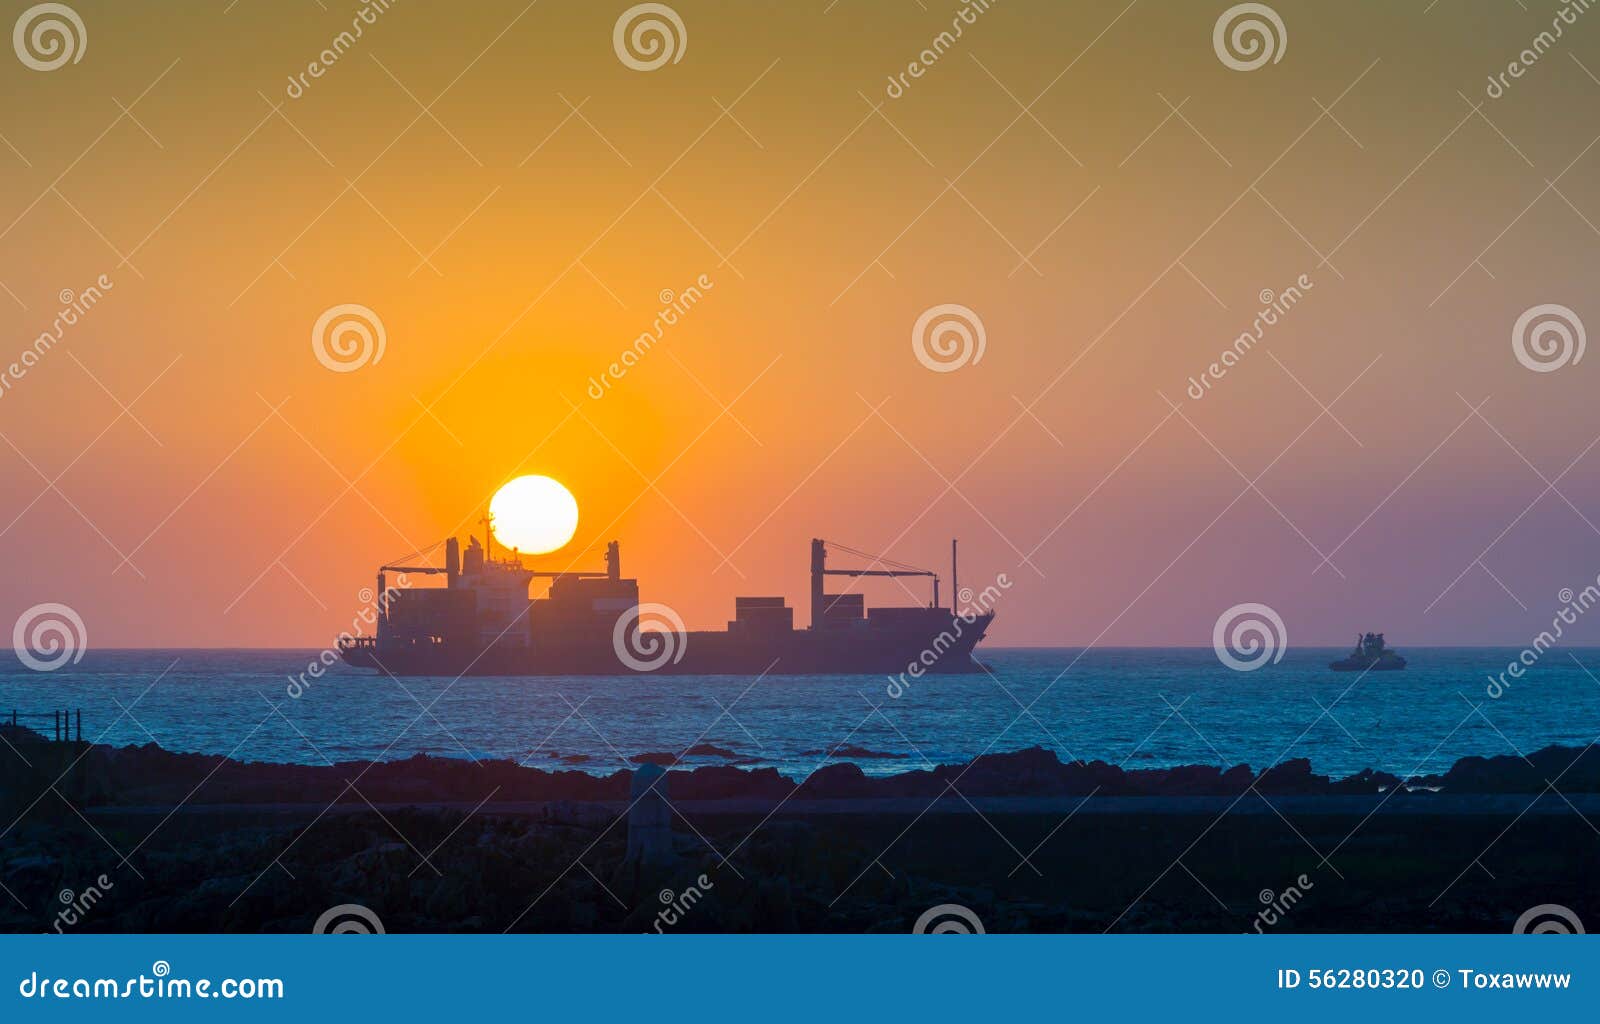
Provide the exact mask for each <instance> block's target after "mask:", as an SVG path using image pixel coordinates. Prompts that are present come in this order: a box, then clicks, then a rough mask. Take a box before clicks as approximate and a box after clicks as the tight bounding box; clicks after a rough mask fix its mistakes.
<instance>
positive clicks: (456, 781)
mask: <svg viewBox="0 0 1600 1024" xmlns="http://www.w3.org/2000/svg"><path fill="white" fill-rule="evenodd" d="M17 740H18V737H16V736H11V737H10V738H9V739H8V743H11V744H12V746H13V749H15V750H17V752H18V754H19V755H20V754H21V753H22V752H23V751H25V750H26V749H28V748H29V747H30V746H31V747H32V748H33V749H35V750H40V749H53V750H56V751H57V752H58V756H60V755H61V754H62V753H63V752H64V751H65V750H68V749H70V750H71V759H72V760H74V761H75V764H74V766H73V767H72V769H71V772H70V774H71V776H72V779H71V787H70V788H71V789H72V791H73V792H75V793H76V794H77V796H78V798H80V799H81V800H82V801H83V802H84V803H85V804H87V805H90V806H130V805H144V806H149V805H162V804H171V805H176V804H179V803H188V804H279V803H286V802H291V801H294V802H308V803H324V804H327V803H335V802H341V801H343V802H361V801H362V799H363V797H362V796H357V795H355V794H354V793H352V792H350V790H349V787H348V786H347V785H346V784H347V783H348V782H349V781H350V780H351V779H356V778H359V779H360V789H361V793H362V794H363V795H364V798H365V799H366V800H371V801H374V802H380V803H389V804H395V803H402V804H403V803H416V804H432V803H449V802H454V801H469V802H472V803H476V802H477V801H479V800H481V799H482V798H483V795H484V794H485V793H486V792H489V791H491V790H492V791H493V792H494V794H495V796H494V799H495V800H496V801H498V802H530V801H557V800H562V801H616V800H624V799H626V798H627V795H628V788H629V785H630V780H631V779H632V776H633V774H634V772H633V770H632V769H619V770H617V771H615V772H613V773H612V774H610V775H595V774H591V773H588V772H583V771H577V770H548V769H544V768H536V767H527V766H524V765H520V764H517V763H516V762H513V761H508V760H483V761H477V762H472V761H467V760H464V759H459V758H440V757H429V756H427V755H424V754H418V755H416V756H413V757H410V758H406V759H404V760H399V761H379V762H372V761H349V762H342V763H339V764H333V765H322V766H316V765H291V764H268V763H258V762H247V761H235V760H232V759H228V758H220V757H217V756H214V755H206V754H177V753H172V752H170V751H166V750H163V749H162V748H160V747H158V746H156V745H155V744H153V743H150V744H146V745H144V746H129V747H120V748H113V747H103V746H90V745H78V744H38V743H34V744H28V743H26V742H22V743H20V744H18V742H17ZM710 749H711V750H712V751H713V752H714V753H716V754H719V755H726V756H728V757H729V758H730V760H732V759H736V758H737V754H736V753H735V752H734V751H723V750H721V749H720V748H710ZM7 753H9V751H6V750H5V749H4V748H0V757H3V756H5V755H6V754H7ZM695 753H700V754H704V753H705V751H695ZM680 756H681V755H673V754H666V753H649V754H640V755H637V756H635V757H633V758H631V759H630V760H631V761H632V762H633V763H635V764H640V765H643V764H653V765H661V766H663V767H668V768H670V770H671V776H672V792H673V796H674V799H681V800H690V801H705V800H772V801H780V800H789V799H804V800H883V799H904V798H922V799H933V798H936V797H938V796H940V795H942V794H945V793H947V792H948V791H949V790H950V789H951V788H952V786H958V787H959V790H960V792H961V793H962V794H964V795H965V796H968V797H971V798H979V797H1060V796H1086V795H1088V794H1091V793H1094V794H1097V795H1100V796H1237V795H1239V794H1241V793H1245V792H1249V791H1254V792H1258V793H1262V794H1265V795H1274V794H1281V795H1286V794H1294V795H1301V796H1314V795H1360V794H1384V793H1389V792H1392V791H1393V790H1395V789H1396V788H1400V789H1402V790H1404V791H1406V792H1410V793H1428V792H1437V793H1447V794H1489V793H1529V794H1536V793H1540V792H1543V791H1544V790H1545V786H1546V782H1547V781H1549V780H1557V779H1559V780H1560V781H1559V783H1558V786H1559V789H1560V790H1561V791H1562V792H1566V793H1600V747H1596V746H1590V747H1582V748H1574V747H1556V746H1551V747H1546V748H1544V749H1542V750H1538V751H1535V752H1533V753H1530V754H1529V755H1527V757H1526V758H1525V759H1524V758H1522V757H1518V756H1502V757H1490V758H1483V757H1467V758H1462V759H1461V760H1459V761H1457V762H1456V763H1455V764H1454V765H1453V766H1452V767H1451V768H1450V769H1449V770H1448V771H1446V772H1444V773H1442V774H1438V775H1422V776H1416V777H1411V778H1406V779H1401V778H1399V777H1397V776H1394V775H1390V774H1388V773H1385V772H1376V771H1371V770H1366V771H1363V772H1361V773H1359V774H1357V775H1352V776H1349V777H1346V778H1341V779H1334V778H1330V777H1329V776H1326V775H1318V774H1315V773H1314V772H1313V771H1312V769H1311V765H1310V763H1309V762H1308V761H1307V760H1305V759H1303V758H1295V759H1291V760H1287V761H1283V762H1281V763H1279V764H1277V765H1274V766H1272V767H1270V768H1267V769H1264V770H1262V771H1259V772H1258V771H1254V770H1252V769H1251V768H1250V767H1249V766H1247V765H1236V766H1234V767H1231V768H1227V769H1222V768H1219V767H1216V766H1210V765H1186V766H1181V767H1175V768H1140V769H1133V770H1127V769H1123V768H1119V767H1117V766H1115V765H1111V764H1107V763H1106V762H1103V761H1088V762H1081V761H1074V762H1062V761H1061V760H1060V759H1059V758H1057V756H1056V755H1055V753H1054V752H1052V751H1048V750H1044V749H1042V748H1039V747H1031V748H1028V749H1024V750H1018V751H1012V752H1008V753H999V754H986V755H983V756H981V757H979V758H976V759H975V760H973V761H971V762H966V763H961V764H951V765H938V766H936V767H933V768H909V767H908V768H907V770H905V771H903V772H900V773H897V774H893V775H867V774H866V773H865V772H863V771H862V769H861V768H860V766H858V765H857V764H855V763H854V762H852V761H836V762H833V763H829V764H826V765H824V766H823V767H821V768H819V769H817V770H816V771H814V772H813V773H811V774H810V775H808V776H807V777H805V778H804V779H798V780H797V779H791V778H789V777H787V776H784V775H781V774H779V772H778V771H777V770H776V769H774V768H747V767H739V766H738V764H737V762H736V761H735V763H730V764H726V765H715V766H700V767H695V768H687V767H683V766H681V765H678V764H677V760H678V758H679V757H680ZM8 777H16V778H18V779H19V781H20V778H21V776H20V775H18V776H10V775H9V773H8ZM22 788H26V786H25V785H24V786H23V787H22Z"/></svg>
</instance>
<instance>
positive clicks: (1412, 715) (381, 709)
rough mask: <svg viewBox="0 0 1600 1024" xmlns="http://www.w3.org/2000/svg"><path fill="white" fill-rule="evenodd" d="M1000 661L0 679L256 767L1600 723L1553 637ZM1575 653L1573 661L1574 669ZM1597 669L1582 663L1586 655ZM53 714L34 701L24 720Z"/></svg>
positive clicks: (1535, 741) (985, 746) (152, 653)
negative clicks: (1337, 662) (1262, 662)
mask: <svg viewBox="0 0 1600 1024" xmlns="http://www.w3.org/2000/svg"><path fill="white" fill-rule="evenodd" d="M980 653H981V655H982V658H983V660H984V662H985V663H986V664H988V665H989V666H990V668H991V670H992V676H991V675H986V674H977V675H970V676H927V677H923V678H922V679H920V680H914V681H912V685H911V686H910V687H909V688H908V689H905V690H904V692H903V693H901V694H900V696H898V697H892V696H890V694H889V692H888V688H889V680H888V679H887V678H886V677H883V676H806V677H793V676H768V677H766V678H764V679H759V680H757V679H755V678H753V677H737V676H706V677H698V676H628V677H553V678H537V679H522V678H500V677H466V678H461V679H451V678H447V677H445V678H401V679H399V680H395V679H393V678H390V677H388V676H384V675H375V674H372V673H370V672H367V671H364V670H356V669H350V668H346V667H344V666H343V665H339V666H336V667H334V668H332V669H329V670H328V671H327V673H326V674H325V675H324V676H323V677H322V678H320V679H313V678H311V677H309V676H308V677H307V678H308V679H309V680H310V682H311V685H310V686H309V687H306V688H305V689H304V691H303V692H302V693H301V695H300V696H299V697H297V698H296V697H291V696H290V695H289V693H288V689H289V684H290V681H291V678H297V677H298V676H299V675H300V674H301V673H302V672H304V671H305V670H306V668H307V666H308V664H309V663H311V662H312V661H313V659H315V658H316V656H317V652H313V651H289V650H276V651H239V650H225V651H206V650H174V651H156V650H141V651H89V652H87V653H86V654H85V656H84V658H83V659H82V661H80V662H78V663H77V664H73V665H68V666H65V667H62V668H60V669H57V670H56V671H53V672H35V671H30V670H28V669H27V668H25V667H23V666H22V665H21V664H20V663H19V662H17V661H15V660H13V659H7V660H8V661H9V665H8V666H7V667H6V669H5V671H4V672H3V673H0V716H3V717H4V718H6V719H7V720H9V717H10V712H11V710H12V709H13V708H14V709H16V710H17V711H18V712H19V714H20V715H21V717H20V718H19V722H20V723H21V724H26V725H31V726H32V727H33V728H36V729H41V730H42V731H44V732H45V733H46V734H47V735H48V734H50V733H51V732H52V731H53V725H52V720H51V719H50V717H49V715H50V712H51V711H52V710H53V709H56V708H67V709H74V710H77V709H81V711H82V718H83V736H84V738H85V739H87V740H94V741H97V742H100V743H106V744H112V745H116V746H122V745H128V744H133V745H142V744H145V743H152V742H153V743H157V744H159V745H160V746H162V747H164V748H166V749H168V750H174V751H186V752H199V753H206V754H223V755H229V756H231V757H234V758H237V759H240V760H246V761H269V762H293V763H300V764H328V763H331V762H338V761H348V760H364V759H368V758H372V759H378V760H398V759H403V758H407V757H410V756H412V755H413V754H417V753H426V754H429V755H432V756H438V757H457V758H478V759H482V758H510V759H514V760H516V761H518V762H521V763H525V764H527V765H530V766H534V767H541V768H566V769H571V770H580V771H586V772H591V773H596V774H609V773H610V772H612V771H615V770H617V769H619V768H623V767H630V766H631V765H630V763H629V759H630V758H632V757H634V756H636V755H639V754H645V753H656V752H664V753H678V752H681V751H683V750H685V749H687V748H689V747H690V746H691V745H694V744H711V745H713V746H715V747H717V748H721V750H722V751H726V752H727V753H714V754H705V755H695V756H690V757H686V758H685V759H684V760H683V764H684V765H686V766H697V765H704V764H728V763H737V764H742V765H745V766H751V767H765V766H772V767H776V768H777V769H778V770H779V771H781V772H783V773H784V774H785V775H789V776H792V777H796V778H798V777H803V776H804V775H806V774H807V773H809V772H811V771H814V770H815V769H817V768H818V767H820V766H821V765H822V764H824V763H826V761H827V753H826V751H827V750H828V749H830V748H833V747H836V746H838V745H841V744H848V745H849V746H850V747H853V748H859V751H865V752H866V753H861V752H852V751H847V752H845V753H843V754H841V755H839V756H838V757H837V758H836V759H837V760H849V761H853V762H855V763H856V764H859V765H860V766H861V767H862V769H863V770H865V771H866V772H868V773H869V774H887V773H893V772H900V771H906V770H909V769H912V768H925V767H927V766H928V765H929V764H939V763H954V762H961V761H966V760H968V759H970V758H972V757H974V756H976V755H978V754H982V753H986V752H1002V751H1012V750H1018V749H1021V748H1024V747H1030V746H1034V745H1038V746H1041V747H1045V748H1047V749H1051V750H1054V751H1055V752H1056V753H1057V755H1058V756H1059V757H1060V758H1061V759H1062V760H1063V761H1067V760H1073V759H1081V760H1093V759H1099V760H1103V761H1107V762H1109V763H1111V764H1118V765H1123V766H1124V767H1127V768H1130V769H1131V768H1149V767H1159V766H1170V765H1178V764H1217V765H1235V764H1248V765H1250V766H1251V767H1254V768H1258V769H1259V768H1262V767H1265V766H1267V765H1270V764H1274V763H1277V762H1279V761H1282V760H1285V759H1287V758H1294V757H1304V758H1308V759H1309V760H1310V761H1311V765H1312V768H1313V770H1315V771H1317V772H1319V773H1322V774H1328V775H1333V776H1344V775H1348V774H1353V773H1355V772H1358V771H1360V770H1361V769H1363V768H1375V769H1380V770H1383V771H1388V772H1393V773H1395V774H1397V775H1407V774H1416V773H1427V772H1438V771H1443V770H1444V769H1446V768H1448V767H1449V766H1450V764H1451V763H1453V762H1454V761H1455V760H1456V759H1457V758H1459V757H1463V756H1465V755H1469V754H1476V755H1485V756H1488V755H1498V754H1515V753H1518V752H1523V753H1525V752H1528V751H1532V750H1535V749H1538V748H1539V747H1543V746H1547V745H1549V744H1566V745H1580V744H1587V743H1591V742H1595V741H1596V740H1600V678H1597V677H1600V649H1595V648H1587V649H1585V648H1576V647H1574V648H1556V649H1553V650H1550V651H1547V652H1545V654H1544V655H1543V657H1542V659H1541V660H1540V661H1539V662H1538V663H1537V664H1536V665H1535V666H1534V667H1533V668H1532V669H1530V670H1528V672H1527V674H1526V675H1525V676H1524V677H1523V678H1522V679H1521V680H1516V681H1513V685H1512V687H1511V688H1510V689H1509V690H1507V691H1506V692H1505V693H1504V694H1503V695H1502V696H1500V697H1499V698H1498V699H1491V698H1490V697H1489V696H1488V695H1487V693H1486V692H1485V687H1486V686H1487V684H1488V676H1490V675H1491V674H1493V675H1496V676H1498V675H1499V674H1500V673H1501V672H1503V671H1504V670H1505V669H1506V667H1507V664H1508V662H1510V661H1511V660H1512V659H1514V658H1515V657H1516V656H1517V654H1518V653H1519V652H1518V651H1514V650H1511V649H1503V650H1502V649H1493V648H1411V649H1402V652H1401V653H1403V654H1404V655H1405V656H1406V657H1407V658H1408V659H1409V660H1410V667H1408V668H1407V669H1405V670H1404V671H1401V672H1374V673H1369V674H1366V675H1364V676H1363V675H1359V674H1357V673H1335V672H1332V671H1329V669H1328V668H1327V663H1328V661H1330V660H1331V659H1332V658H1334V657H1338V656H1342V655H1343V654H1344V653H1345V652H1344V651H1343V650H1331V649H1326V650H1324V649H1298V650H1291V651H1289V652H1287V654H1286V655H1285V656H1284V658H1283V660H1282V661H1281V662H1279V663H1277V664H1271V665H1268V666H1266V667H1263V668H1261V669H1258V670H1256V671H1250V672H1239V671H1234V670H1232V669H1230V668H1228V667H1226V666H1225V665H1223V664H1222V663H1221V662H1220V661H1219V660H1218V658H1217V656H1216V655H1215V653H1214V652H1213V651H1212V650H1211V649H1210V648H1176V649H1149V648H1141V649H1126V648H1124V649H1113V648H1105V649H1095V650H1090V651H1087V652H1084V651H1082V650H1078V649H1039V648H1027V649H984V650H983V651H981V652H980ZM1585 666H1587V668H1586V667H1585ZM1591 671H1592V672H1593V673H1594V675H1590V672H1591ZM41 713H42V714H43V716H44V717H42V718H40V717H34V718H31V719H30V718H29V717H27V716H29V715H30V714H32V715H34V716H38V715H40V714H41Z"/></svg>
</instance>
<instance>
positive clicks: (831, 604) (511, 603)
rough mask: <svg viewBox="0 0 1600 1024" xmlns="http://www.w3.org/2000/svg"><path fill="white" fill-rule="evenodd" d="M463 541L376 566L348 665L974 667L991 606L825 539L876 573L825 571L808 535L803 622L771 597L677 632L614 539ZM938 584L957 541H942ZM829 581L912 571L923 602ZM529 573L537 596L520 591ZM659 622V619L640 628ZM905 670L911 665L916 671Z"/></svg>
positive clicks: (394, 668)
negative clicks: (590, 545)
mask: <svg viewBox="0 0 1600 1024" xmlns="http://www.w3.org/2000/svg"><path fill="white" fill-rule="evenodd" d="M484 525H485V530H484V535H485V541H487V543H486V544H480V543H479V541H478V538H477V537H475V536H473V537H469V539H468V545H467V548H466V549H465V550H464V551H463V550H462V549H461V546H460V544H459V543H458V541H457V540H456V538H454V537H451V538H449V539H448V540H446V541H445V559H444V565H443V566H432V565H421V566H416V565H384V566H380V567H379V569H378V589H377V610H378V614H377V620H376V623H375V625H374V635H372V636H358V637H349V636H346V637H343V638H341V640H340V643H339V654H340V656H341V657H342V658H343V659H344V661H345V662H346V663H347V664H350V665H353V666H357V667H362V668H372V669H377V670H378V671H380V672H385V673H389V674H392V675H412V676H414V675H450V676H461V675H489V676H555V675H626V674H642V673H671V674H678V675H688V674H693V675H732V674H738V675H749V674H757V673H765V674H773V675H845V674H868V673H870V674H878V673H885V674H899V673H903V672H907V671H911V672H912V673H913V674H921V673H967V672H980V671H983V670H984V667H983V666H982V665H980V664H979V663H978V662H977V661H976V660H974V658H973V656H972V651H973V648H975V647H976V646H977V644H978V641H980V640H982V639H983V636H984V633H985V631H986V630H987V629H988V627H989V624H990V623H991V622H992V621H993V620H994V612H993V611H992V610H991V609H988V608H984V609H982V610H970V609H969V610H967V611H959V610H958V609H957V608H956V604H955V601H954V600H952V601H951V604H950V607H948V608H946V607H942V606H941V605H940V603H939V582H940V581H939V576H938V574H937V573H934V572H933V571H931V570H928V569H920V568H916V567H913V566H909V565H906V564H904V563H899V562H889V561H886V560H884V559H881V558H874V557H873V556H871V555H867V554H866V553H865V552H859V551H855V550H854V549H851V548H846V547H844V546H843V545H838V544H835V545H834V547H835V548H838V549H839V550H840V551H843V552H847V553H849V554H851V555H856V556H861V557H865V558H867V559H871V561H870V562H869V563H868V564H869V565H882V566H884V568H864V569H849V568H830V567H829V566H828V564H827V559H828V542H826V541H824V540H813V541H812V542H811V622H810V625H809V626H808V627H807V628H803V629H797V628H795V624H794V610H793V609H792V608H790V607H789V606H788V604H787V603H786V601H785V600H784V598H782V597H739V598H736V599H735V601H734V618H733V620H732V621H730V622H729V623H728V628H727V629H725V630H695V631H689V630H686V629H684V628H683V624H682V620H681V619H679V618H678V616H677V615H676V613H674V612H673V611H672V610H671V609H670V608H668V607H666V606H665V605H659V604H648V603H647V604H640V602H639V582H638V580H635V579H625V578H623V576H622V555H621V550H620V547H619V545H618V543H617V542H616V541H612V542H611V543H610V544H608V545H607V546H606V567H605V570H604V571H603V572H548V571H537V570H533V569H529V568H527V567H526V566H525V565H524V564H523V563H522V558H521V556H520V555H518V554H517V553H516V552H515V551H512V552H509V553H508V554H506V555H504V556H499V557H497V556H496V555H495V554H494V540H493V534H492V531H491V529H490V528H489V526H490V524H489V522H488V521H487V520H485V521H484ZM390 573H403V574H406V575H408V576H409V575H410V574H424V575H442V576H444V577H445V585H444V586H442V587H390V585H389V574H390ZM950 575H951V588H950V589H951V592H952V594H957V593H959V591H958V590H957V588H956V586H955V580H956V544H955V542H954V541H951V543H950ZM829 577H850V578H864V577H884V578H901V577H923V578H927V579H929V580H931V582H932V586H933V599H932V600H931V601H930V602H929V603H928V604H927V605H926V606H909V607H881V608H871V609H869V608H867V607H866V602H865V600H864V598H863V596H862V595H861V594H858V593H848V592H847V593H839V594H830V593H828V592H827V587H826V585H825V584H826V582H827V580H828V578H829ZM536 579H547V580H549V591H548V593H547V595H546V596H545V597H543V598H539V599H531V598H530V597H529V585H530V584H531V583H532V582H533V581H534V580H536ZM662 625H665V626H666V627H667V628H665V629H662V628H651V627H652V626H654V627H660V626H662ZM912 666H917V667H916V668H915V669H913V668H912Z"/></svg>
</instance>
